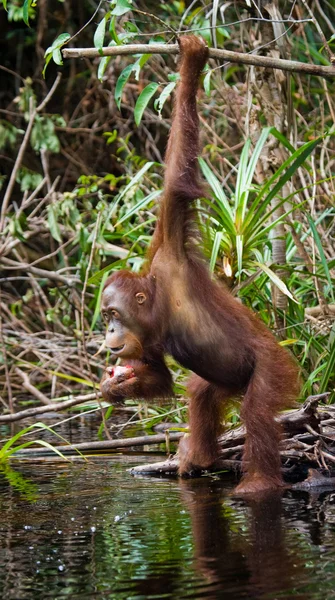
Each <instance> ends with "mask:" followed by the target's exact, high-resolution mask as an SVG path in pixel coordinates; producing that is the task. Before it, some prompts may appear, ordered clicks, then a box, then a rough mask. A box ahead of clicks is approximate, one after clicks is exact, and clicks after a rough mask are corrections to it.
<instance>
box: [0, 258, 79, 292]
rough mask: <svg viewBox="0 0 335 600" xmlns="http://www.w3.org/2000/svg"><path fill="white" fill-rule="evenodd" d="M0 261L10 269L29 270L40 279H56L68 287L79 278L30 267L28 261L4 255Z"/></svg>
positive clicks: (77, 281)
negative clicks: (20, 260) (12, 258)
mask: <svg viewBox="0 0 335 600" xmlns="http://www.w3.org/2000/svg"><path fill="white" fill-rule="evenodd" d="M1 263H2V264H3V265H5V266H6V267H7V269H10V270H11V271H12V270H13V269H19V270H21V271H29V273H32V274H33V275H36V277H41V278H42V279H51V281H58V282H59V283H62V284H64V285H67V286H68V287H72V286H74V285H75V283H80V280H79V279H77V278H75V277H72V278H70V277H64V275H59V273H57V271H47V269H39V268H37V267H32V266H31V265H30V264H28V263H20V262H17V261H16V260H11V259H10V258H6V257H5V256H3V257H1V259H0V264H1ZM6 267H5V268H6Z"/></svg>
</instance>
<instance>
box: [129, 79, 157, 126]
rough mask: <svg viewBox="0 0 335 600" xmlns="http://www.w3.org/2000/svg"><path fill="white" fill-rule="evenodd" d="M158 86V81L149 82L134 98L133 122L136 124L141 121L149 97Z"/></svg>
mask: <svg viewBox="0 0 335 600" xmlns="http://www.w3.org/2000/svg"><path fill="white" fill-rule="evenodd" d="M158 87H159V84H158V83H149V85H147V86H146V87H145V88H144V90H142V92H141V93H140V95H139V97H138V98H137V100H136V104H135V109H134V117H135V123H136V125H137V126H139V124H140V123H141V120H142V116H143V113H144V111H145V109H146V107H147V106H148V104H149V102H150V100H151V98H152V97H153V95H154V94H155V92H156V91H157V89H158Z"/></svg>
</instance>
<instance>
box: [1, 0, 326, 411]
mask: <svg viewBox="0 0 335 600" xmlns="http://www.w3.org/2000/svg"><path fill="white" fill-rule="evenodd" d="M312 4H313V10H314V9H315V10H314V14H315V20H316V21H317V23H318V24H319V28H318V27H316V25H315V22H313V20H312V19H311V18H310V15H309V13H308V12H307V11H305V8H304V7H300V8H299V10H298V8H297V7H296V8H293V10H292V11H291V8H292V5H291V3H289V2H286V1H284V0H280V1H279V2H277V5H278V6H277V8H278V10H279V11H280V14H281V15H282V19H283V22H281V23H279V24H280V26H281V27H282V28H283V33H282V37H281V40H282V45H279V42H278V46H279V48H280V52H282V53H283V54H282V56H283V57H284V55H285V56H286V55H287V53H288V52H289V53H291V58H292V59H294V60H298V61H301V62H310V63H312V62H313V63H314V64H320V65H329V64H330V58H331V55H332V52H333V47H334V35H335V31H333V30H332V27H331V23H332V22H333V21H334V13H335V7H334V5H333V3H332V2H329V3H327V6H325V7H324V8H323V9H322V10H321V9H319V6H320V5H319V3H313V2H312ZM314 4H315V6H314ZM219 6H220V3H216V2H213V3H211V2H207V1H206V2H203V3H201V2H197V3H185V2H183V1H182V0H176V1H175V2H173V3H163V4H161V5H157V3H154V2H150V1H149V2H145V3H144V2H141V1H137V2H135V0H134V1H133V2H130V1H129V2H128V1H126V0H117V1H114V2H102V3H100V4H99V5H98V6H97V9H96V11H95V13H94V14H93V13H92V7H91V5H89V4H87V5H86V4H82V5H81V10H80V11H79V14H77V13H76V12H75V10H74V9H73V8H72V5H71V3H62V2H56V3H54V4H53V5H52V7H51V6H50V7H49V6H48V2H45V3H41V4H40V6H39V3H34V2H32V1H31V0H29V1H28V0H25V1H23V0H22V1H21V0H8V1H7V2H6V1H5V0H2V8H1V9H0V11H1V13H2V15H1V16H2V22H3V23H5V30H4V32H3V36H2V38H3V41H2V43H3V44H5V45H6V49H7V50H6V56H5V59H4V63H3V66H2V67H1V68H0V78H1V79H2V81H1V83H2V85H1V92H0V93H1V106H3V107H4V109H3V110H2V111H1V120H0V150H1V153H2V154H3V158H2V160H1V169H2V173H1V177H0V184H1V185H2V190H3V193H4V200H3V203H2V208H1V220H0V234H1V235H0V268H1V275H0V285H1V291H0V303H1V318H0V344H1V350H0V396H1V400H2V405H3V408H4V410H5V411H11V412H12V411H14V410H18V409H19V407H21V408H22V407H26V406H28V405H30V404H31V403H35V402H36V401H39V402H41V401H42V402H45V404H47V403H48V401H50V402H51V401H52V400H55V399H56V398H57V399H62V398H67V397H68V395H69V394H78V393H81V394H82V393H83V392H85V391H86V392H87V395H88V399H89V400H90V403H91V404H90V407H91V406H92V403H93V405H94V406H97V400H96V399H95V398H94V393H93V395H92V389H93V391H94V389H96V388H97V385H98V382H99V379H100V376H101V372H102V369H103V367H104V364H105V363H106V362H107V361H108V360H109V357H108V353H107V352H106V350H105V349H103V348H102V342H103V335H104V331H103V323H102V321H101V319H100V314H99V298H100V295H101V290H102V287H103V284H104V281H105V279H106V277H107V276H108V273H109V272H110V271H111V270H115V269H119V268H124V267H127V268H130V269H133V270H135V271H138V270H139V269H140V268H141V266H142V264H143V260H144V256H145V251H146V248H147V246H148V244H149V242H150V238H151V235H152V232H153V228H154V225H155V220H156V216H157V206H158V200H159V195H160V193H161V190H162V163H163V157H164V149H165V146H166V140H167V135H168V130H169V124H170V118H171V97H172V94H173V89H174V87H175V85H176V81H177V76H176V74H175V71H176V67H175V64H174V60H173V58H172V57H170V56H168V55H167V54H164V53H162V54H150V53H147V52H146V53H145V54H137V53H136V52H134V54H133V55H132V56H125V55H122V56H113V57H111V56H107V57H106V56H104V57H101V56H100V54H101V49H102V47H106V46H124V45H127V44H130V43H136V44H142V43H145V44H148V43H149V44H152V45H154V44H155V43H169V42H171V39H172V37H173V32H176V31H179V30H181V31H186V30H192V31H194V32H198V33H199V34H201V35H203V36H204V37H205V39H206V41H207V42H208V44H209V45H210V46H211V47H215V46H217V47H225V48H226V49H230V50H234V51H240V52H245V53H247V52H251V51H255V50H258V51H259V52H260V53H261V52H262V53H263V54H266V52H267V51H269V52H270V51H271V50H273V49H275V48H276V41H275V40H276V39H277V37H278V36H277V35H275V33H274V30H273V29H272V25H273V24H271V23H270V25H269V20H271V18H270V17H269V14H268V13H266V10H265V9H263V13H264V15H263V16H264V20H260V18H259V14H258V13H257V14H256V12H255V9H254V8H253V7H250V6H249V3H247V2H245V3H243V2H242V5H241V7H240V8H239V9H238V10H237V8H236V6H235V5H234V4H231V5H229V6H227V7H225V10H223V5H222V6H221V9H222V11H221V12H220V11H219ZM46 7H48V10H46ZM6 11H7V13H6V15H5V12H6ZM290 11H291V12H290ZM5 16H6V19H5ZM279 21H280V19H279ZM297 21H298V22H297ZM64 23H66V26H64ZM269 27H270V34H271V35H270V39H269ZM64 29H66V31H65V30H64ZM320 30H321V31H322V32H324V36H325V39H323V38H321V37H320ZM241 40H243V43H242V42H241ZM256 40H257V41H256ZM70 45H71V47H77V48H80V47H82V48H85V47H86V48H87V47H92V46H94V47H95V49H96V50H97V51H98V52H97V54H98V57H97V58H85V59H84V60H79V59H71V60H69V59H64V58H63V56H62V49H63V48H64V47H70ZM58 70H59V71H60V72H61V74H62V78H61V79H60V77H57V74H56V72H57V71H58ZM270 71H271V72H270ZM281 73H282V72H281V71H274V70H266V71H265V70H264V69H261V68H254V67H252V68H250V67H245V66H243V65H240V64H239V65H237V64H232V63H230V64H229V63H225V64H220V62H219V61H218V60H216V59H211V60H210V61H209V67H208V70H207V72H206V74H205V75H204V81H203V87H204V90H203V92H202V93H201V94H200V96H201V98H200V102H199V109H200V113H201V114H200V116H201V122H202V141H203V150H202V154H201V157H200V158H199V164H200V168H201V171H202V174H203V176H204V179H205V180H206V182H207V184H208V194H207V195H206V197H205V198H202V199H199V220H200V224H201V227H202V230H203V233H204V246H205V251H206V253H207V255H208V258H209V261H210V267H211V270H212V271H213V276H216V277H218V278H220V279H222V280H223V281H224V282H225V284H226V285H228V286H229V287H230V288H231V291H232V293H233V294H235V295H237V296H239V297H240V298H241V300H242V301H243V302H245V303H246V304H248V305H249V306H250V307H251V308H252V309H253V310H254V311H255V312H256V313H258V314H259V316H260V318H262V319H263V320H264V321H265V322H266V324H267V325H268V326H269V327H270V328H271V329H272V330H274V331H275V332H276V333H277V334H278V336H279V339H280V341H281V343H282V344H284V345H287V346H288V347H289V349H290V351H292V352H294V354H295V356H296V358H297V360H298V361H299V363H300V365H301V369H302V373H303V380H304V386H303V394H302V397H303V398H304V397H305V396H306V395H307V394H311V393H318V392H324V391H329V392H331V396H330V401H333V400H334V393H333V392H334V385H335V375H334V373H335V325H334V324H335V304H334V302H335V301H334V279H335V258H334V256H335V252H334V235H335V231H334V213H335V207H334V181H333V175H332V171H333V160H334V159H333V155H334V138H333V132H334V124H333V122H334V114H335V106H334V101H333V98H334V82H333V80H331V79H330V78H329V79H327V80H325V79H322V78H321V77H318V76H316V75H315V76H314V75H313V76H307V75H301V74H298V73H293V74H291V75H288V76H287V77H286V76H283V75H282V74H281ZM44 77H45V79H44ZM50 90H52V91H51V92H50ZM176 218H177V217H176ZM278 249H279V250H280V258H278V252H277V250H278ZM170 366H171V368H172V370H173V373H174V378H175V389H176V392H177V393H178V394H183V391H184V387H183V386H184V379H185V375H186V373H185V371H184V370H183V369H181V368H180V367H179V366H178V365H176V364H175V363H174V362H173V361H172V360H171V361H170ZM22 373H23V375H22ZM176 402H177V401H173V400H172V401H171V406H170V405H169V406H168V407H167V408H166V409H165V407H164V408H163V409H161V408H160V407H155V406H153V407H151V408H150V410H152V411H153V412H152V413H151V414H152V416H155V418H156V417H157V418H163V417H164V414H165V412H168V411H171V410H172V411H173V410H174V409H175V408H176V409H177V412H176V413H172V418H173V415H174V414H177V415H178V419H179V420H180V405H179V400H178V404H175V403H176ZM178 419H176V421H178ZM231 419H232V420H235V419H236V411H234V410H232V413H231Z"/></svg>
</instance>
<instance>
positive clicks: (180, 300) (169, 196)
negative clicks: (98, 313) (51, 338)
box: [102, 36, 298, 492]
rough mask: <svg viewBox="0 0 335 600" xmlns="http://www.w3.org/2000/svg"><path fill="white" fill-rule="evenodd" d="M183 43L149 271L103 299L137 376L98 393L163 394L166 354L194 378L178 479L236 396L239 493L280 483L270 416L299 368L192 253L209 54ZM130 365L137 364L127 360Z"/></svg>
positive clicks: (283, 402)
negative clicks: (199, 100)
mask: <svg viewBox="0 0 335 600" xmlns="http://www.w3.org/2000/svg"><path fill="white" fill-rule="evenodd" d="M180 46H181V63H180V75H181V80H180V82H179V84H178V86H177V93H176V101H175V107H174V113H173V123H172V129H171V133H170V138H169V143H168V148H167V155H166V173H165V182H164V183H165V185H164V195H163V199H162V202H161V208H160V216H159V220H158V222H157V226H156V230H155V234H154V237H153V241H152V244H151V247H150V249H149V254H148V261H147V265H146V268H145V269H144V271H143V272H142V273H140V274H139V275H135V274H133V273H128V272H125V271H121V272H117V273H114V274H113V275H112V276H111V277H110V278H109V279H108V280H107V282H106V286H105V289H104V293H103V299H102V310H103V312H104V314H105V315H106V319H107V320H108V330H109V334H108V335H109V339H110V343H109V345H110V346H111V347H112V348H113V344H114V346H117V348H116V349H115V348H114V350H115V352H116V354H118V355H119V356H120V357H121V358H122V359H124V360H126V362H127V364H131V365H132V366H133V367H134V371H135V377H134V378H133V380H127V381H124V382H121V383H117V382H114V381H111V380H110V379H108V378H107V377H106V376H105V377H104V379H103V382H102V392H103V395H104V397H105V398H106V399H107V400H109V401H115V399H118V400H120V399H123V398H125V397H127V396H132V397H134V396H135V397H139V396H140V397H145V398H152V397H154V396H164V395H169V394H170V393H171V378H170V376H169V375H168V370H167V367H166V365H165V362H164V354H165V353H168V354H171V355H172V356H174V357H175V359H176V360H177V361H179V362H180V363H181V364H182V365H183V366H185V367H187V368H189V369H191V370H192V371H193V372H194V373H195V375H194V376H193V378H192V379H191V382H190V385H189V393H190V431H191V433H190V436H189V437H187V438H186V439H185V440H184V442H183V443H182V444H181V446H180V452H179V454H180V472H181V474H186V473H190V472H191V471H193V470H194V469H196V468H199V467H209V466H210V465H211V464H212V463H213V462H214V461H215V459H216V458H217V455H218V446H217V436H218V435H219V433H220V431H221V428H222V426H221V408H222V406H224V404H225V403H226V402H227V401H228V399H229V398H230V397H231V396H233V395H239V396H241V395H243V396H244V399H243V404H242V417H243V419H244V421H245V424H246V428H247V438H246V444H245V453H244V470H245V475H244V478H243V481H242V483H241V484H240V486H239V487H238V491H239V492H253V491H258V490H263V489H269V488H275V487H278V486H281V484H282V480H281V474H280V458H279V451H278V441H279V435H280V431H279V426H278V424H277V423H276V422H275V420H274V416H275V414H276V413H277V412H278V411H279V410H280V409H282V408H283V407H285V406H287V405H289V404H290V403H291V401H292V399H294V398H295V397H296V394H297V390H298V388H297V381H298V377H297V369H296V366H295V364H294V362H293V361H292V359H291V358H290V356H289V354H288V353H287V352H286V350H284V349H283V348H282V347H280V346H279V345H278V344H277V342H276V340H275V339H274V337H273V336H272V334H271V333H270V332H269V331H268V330H267V328H266V327H265V325H264V324H263V323H262V322H261V321H260V320H259V319H257V318H256V316H255V315H254V314H253V313H252V312H251V311H249V309H247V308H246V307H245V306H243V305H241V304H240V303H238V302H237V301H236V300H235V299H234V298H233V297H232V296H231V295H230V293H229V292H228V291H227V290H226V289H225V288H223V287H222V286H221V285H219V284H218V283H216V282H215V281H213V280H212V278H211V275H210V273H209V270H208V267H207V265H206V264H205V261H204V258H203V256H202V254H201V251H200V249H199V248H200V246H199V243H198V238H199V232H198V231H197V228H196V219H195V213H194V207H193V201H194V200H195V199H197V198H199V197H201V196H202V195H203V194H204V191H203V189H202V186H201V183H200V181H199V173H198V163H197V157H198V152H199V147H198V146H199V119H198V114H197V107H196V94H197V88H198V81H199V77H200V74H201V71H202V70H203V67H204V66H205V63H206V61H207V58H208V49H207V47H206V46H205V44H204V42H203V41H202V40H201V39H200V38H196V37H195V36H185V37H183V38H181V40H180ZM140 292H141V293H142V294H144V295H145V301H144V302H143V303H141V305H139V304H138V302H137V301H136V295H137V294H138V293H140ZM142 300H143V296H142ZM113 308H114V313H113ZM115 309H116V313H115ZM112 313H113V314H116V315H117V317H114V316H111V315H112ZM129 335H131V336H137V337H138V340H139V344H138V348H139V347H140V348H141V349H142V350H141V352H142V356H141V357H140V356H139V355H138V354H136V356H135V353H134V351H133V350H132V348H133V343H129V344H128V342H127V339H128V338H129ZM127 336H128V337H127ZM120 339H121V340H124V346H123V347H121V346H119V340H120ZM132 339H133V338H132ZM113 340H116V341H115V342H114V341H113ZM133 358H134V359H137V360H136V361H133V362H132V359H133Z"/></svg>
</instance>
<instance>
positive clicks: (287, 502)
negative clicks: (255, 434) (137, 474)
mask: <svg viewBox="0 0 335 600" xmlns="http://www.w3.org/2000/svg"><path fill="white" fill-rule="evenodd" d="M140 460H141V459H139V457H136V458H134V457H133V458H131V457H130V458H129V457H127V456H124V455H116V456H114V457H110V458H108V459H94V461H93V460H91V461H90V462H89V464H80V463H76V464H74V465H68V464H64V463H62V462H58V463H57V462H50V463H48V462H46V463H39V464H26V465H24V464H22V463H20V464H19V465H18V466H17V470H19V469H20V472H21V476H26V477H28V478H29V479H30V484H29V485H33V486H34V488H31V489H34V492H35V490H37V492H38V495H37V496H35V493H34V494H33V495H32V496H31V497H30V496H29V494H26V495H25V496H24V495H23V496H22V494H21V491H22V490H23V492H24V488H22V490H21V491H20V489H19V486H17V487H16V488H15V487H12V486H10V485H9V483H8V481H7V480H6V479H5V477H4V476H3V475H1V474H0V509H1V510H0V598H3V599H6V600H21V599H22V600H36V599H39V598H43V599H44V598H63V597H66V596H68V597H70V598H73V599H76V598H80V599H81V600H84V599H89V598H102V599H105V598H106V599H108V600H109V599H111V600H114V599H115V600H128V599H134V600H135V599H136V600H142V599H150V600H151V599H154V598H155V599H157V598H158V599H160V598H169V599H181V600H182V599H193V600H198V599H204V600H206V599H207V600H212V599H219V600H220V599H221V598H222V599H226V598H227V599H228V598H229V599H231V600H235V599H243V598H250V599H256V598H257V599H258V598H259V599H262V600H263V599H264V600H265V599H266V600H268V599H270V598H272V599H273V598H278V599H286V598H294V599H295V600H298V599H304V600H305V599H306V600H316V599H317V598H321V595H320V594H321V592H320V587H321V586H322V600H326V599H329V600H330V599H333V598H334V595H333V589H334V586H335V571H334V560H333V559H334V554H335V535H334V533H335V507H334V503H333V499H334V496H333V495H332V494H328V495H323V496H321V497H315V498H313V497H310V496H308V495H307V494H302V493H295V494H293V493H287V492H286V493H285V495H284V497H283V498H281V497H280V496H278V495H270V496H268V497H264V498H263V499H262V500H261V501H259V502H252V501H248V502H245V501H243V500H236V499H235V498H233V497H231V496H230V495H229V492H230V491H231V489H232V487H233V484H225V483H224V482H222V481H219V480H213V479H207V478H202V479H197V480H188V481H187V480H186V481H177V480H166V479H163V480H157V479H149V478H144V479H134V478H133V477H131V476H130V475H129V474H128V473H127V471H126V469H127V467H131V466H132V465H133V464H135V463H136V464H138V463H139V462H140ZM145 460H147V457H143V461H145ZM19 481H20V485H21V483H22V479H19ZM29 489H30V488H29Z"/></svg>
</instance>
